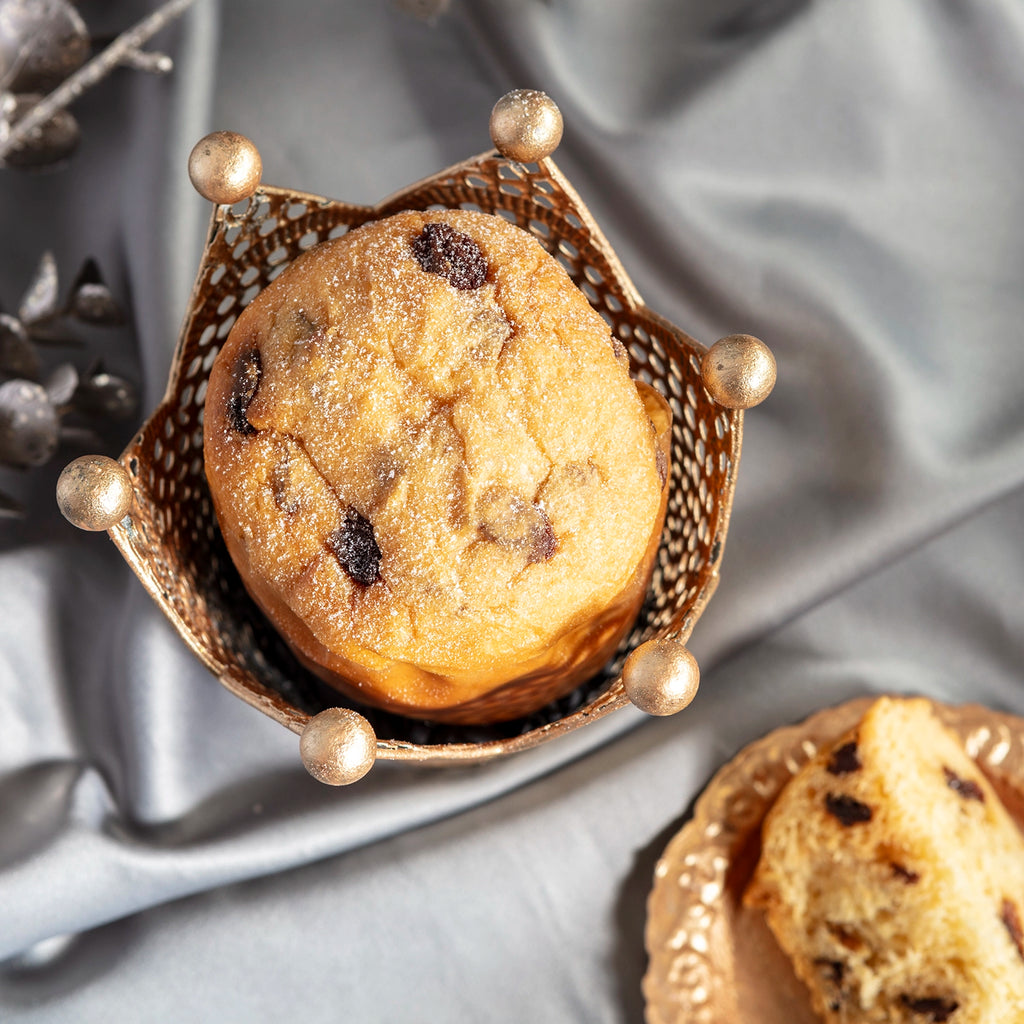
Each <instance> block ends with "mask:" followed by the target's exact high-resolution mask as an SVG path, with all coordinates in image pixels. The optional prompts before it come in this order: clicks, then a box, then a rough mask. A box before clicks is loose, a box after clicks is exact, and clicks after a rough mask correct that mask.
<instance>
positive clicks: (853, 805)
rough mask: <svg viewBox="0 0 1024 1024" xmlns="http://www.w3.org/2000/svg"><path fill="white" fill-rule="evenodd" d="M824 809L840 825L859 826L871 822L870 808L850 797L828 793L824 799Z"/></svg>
mask: <svg viewBox="0 0 1024 1024" xmlns="http://www.w3.org/2000/svg"><path fill="white" fill-rule="evenodd" d="M825 809H826V810H827V811H828V813H829V814H831V815H832V817H833V818H836V819H837V820H838V821H839V824H840V825H859V824H861V823H862V822H865V821H870V820H871V808H870V807H868V805H867V804H865V803H861V802H860V800H856V799H854V798H853V797H852V796H845V795H838V796H837V795H836V794H834V793H829V794H828V795H827V796H826V797H825Z"/></svg>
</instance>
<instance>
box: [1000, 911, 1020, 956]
mask: <svg viewBox="0 0 1024 1024" xmlns="http://www.w3.org/2000/svg"><path fill="white" fill-rule="evenodd" d="M999 917H1000V920H1001V921H1002V922H1003V924H1005V925H1006V930H1007V931H1008V932H1009V933H1010V938H1011V939H1012V940H1013V944H1014V945H1015V946H1016V947H1017V952H1018V954H1020V957H1021V959H1022V960H1024V928H1022V927H1021V922H1020V914H1019V913H1018V911H1017V905H1016V904H1015V903H1014V902H1013V900H1005V899H1004V900H1003V905H1002V907H1000V914H999Z"/></svg>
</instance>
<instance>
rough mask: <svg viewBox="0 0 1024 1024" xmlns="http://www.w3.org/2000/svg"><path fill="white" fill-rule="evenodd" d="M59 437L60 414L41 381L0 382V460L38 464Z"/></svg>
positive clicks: (17, 463)
mask: <svg viewBox="0 0 1024 1024" xmlns="http://www.w3.org/2000/svg"><path fill="white" fill-rule="evenodd" d="M59 440H60V417H59V416H58V415H57V410H56V409H55V408H54V407H53V402H51V401H50V396H49V395H48V394H47V393H46V389H45V388H44V387H43V386H42V385H41V384H36V383H35V382H34V381H30V380H8V381H5V382H4V383H3V384H0V462H6V463H8V464H9V465H12V466H24V467H28V466H41V465H43V463H45V462H48V461H49V460H50V459H51V458H52V457H53V454H54V452H56V451H57V445H58V443H59Z"/></svg>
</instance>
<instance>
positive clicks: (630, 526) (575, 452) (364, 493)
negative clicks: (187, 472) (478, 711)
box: [204, 211, 662, 710]
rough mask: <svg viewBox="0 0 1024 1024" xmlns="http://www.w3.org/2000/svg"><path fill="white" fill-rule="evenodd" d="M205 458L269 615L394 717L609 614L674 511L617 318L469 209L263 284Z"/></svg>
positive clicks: (376, 234)
mask: <svg viewBox="0 0 1024 1024" xmlns="http://www.w3.org/2000/svg"><path fill="white" fill-rule="evenodd" d="M204 454H205V460H206V470H207V477H208V480H209V482H210V488H211V493H212V496H213V500H214V506H215V509H216V513H217V518H218V522H219V525H220V528H221V532H222V533H223V535H224V538H225V541H226V543H227V546H228V549H229V551H230V553H231V555H232V558H233V559H234V561H235V562H236V564H237V565H238V567H239V570H240V573H241V575H242V578H243V581H244V582H245V584H246V586H247V588H248V589H249V590H250V592H251V593H252V594H253V596H254V597H255V599H256V600H257V603H258V604H260V605H261V607H262V608H263V610H264V611H265V612H267V614H268V616H269V617H270V618H271V620H272V621H273V622H274V623H275V625H276V626H277V627H278V629H279V630H280V631H281V632H282V633H283V635H285V638H286V639H288V640H289V642H290V643H292V645H293V646H294V647H295V648H296V649H297V651H298V652H299V653H300V654H301V655H305V658H306V660H307V661H312V662H314V663H321V664H322V663H324V662H327V661H329V662H330V667H331V669H332V670H334V671H338V673H339V674H340V675H343V676H346V677H347V678H350V679H352V680H353V681H354V682H355V683H356V684H357V685H358V686H359V687H361V688H362V689H363V690H364V692H366V693H367V695H368V696H370V695H372V694H376V695H377V696H380V697H382V699H383V701H384V702H385V703H386V704H390V705H391V706H394V707H396V708H401V707H405V706H414V707H416V708H420V709H428V710H429V708H430V707H432V706H433V707H441V706H444V705H445V704H449V703H454V702H458V701H461V700H465V699H471V698H472V697H473V696H474V695H475V694H476V692H477V691H478V690H479V689H480V687H481V686H484V687H486V688H491V687H493V686H494V685H495V683H496V681H499V682H500V681H501V679H502V678H503V671H504V669H503V666H506V665H507V666H509V673H511V672H512V670H513V669H514V666H515V665H516V663H517V662H521V661H524V660H529V659H531V658H536V657H537V656H539V655H540V654H541V653H542V652H543V651H544V650H545V649H546V647H548V646H549V645H550V644H552V643H553V642H555V641H557V639H558V638H559V637H560V636H562V635H564V634H565V633H566V632H567V631H570V630H573V629H575V628H577V627H578V626H580V624H581V623H585V622H586V621H587V620H588V619H589V618H592V617H594V616H595V615H599V614H600V612H601V610H602V609H603V608H605V607H606V606H607V605H608V604H609V602H612V601H613V600H614V599H615V597H616V595H618V594H620V593H621V592H622V591H623V589H624V588H626V587H628V586H629V584H630V581H631V580H632V579H633V577H634V574H635V573H636V571H637V568H638V566H639V565H640V564H641V562H642V561H643V559H644V557H645V553H646V552H647V549H648V545H649V543H650V541H651V535H652V529H653V528H654V526H655V524H656V522H657V521H658V516H659V506H660V503H661V492H662V480H661V478H660V477H659V465H658V459H657V454H656V448H655V439H654V431H653V428H652V425H651V421H650V419H649V418H648V416H647V413H646V412H645V409H644V405H643V402H642V401H641V399H640V397H639V395H638V393H637V389H636V386H635V385H634V383H633V382H632V381H631V380H630V378H629V375H628V369H627V367H626V365H625V363H624V360H623V358H622V353H621V347H620V346H615V345H614V344H613V342H612V338H611V335H610V331H609V328H608V325H607V324H606V323H605V322H604V320H603V319H602V318H601V317H600V315H599V314H597V313H596V312H595V311H594V310H593V309H592V308H591V306H590V304H589V303H588V302H587V300H586V298H585V296H584V295H583V294H582V293H581V292H580V291H579V290H578V289H577V288H576V287H575V285H573V284H572V282H571V281H570V279H569V277H568V275H567V274H566V272H565V271H564V269H563V268H562V267H561V266H560V265H559V264H558V263H557V261H555V260H554V259H553V258H552V257H551V256H549V255H548V254H547V253H546V252H545V251H544V250H543V249H542V248H541V246H540V245H539V244H538V243H537V242H536V241H535V240H534V239H533V238H531V237H530V236H529V235H528V234H527V233H526V232H524V231H521V230H520V229H518V228H517V227H515V226H514V225H511V224H509V223H508V222H506V221H504V220H503V219H501V218H498V217H492V216H489V215H485V214H480V213H476V212H473V211H433V212H426V213H419V212H409V213H403V214H398V215H396V216H393V217H389V218H386V219H384V220H381V221H377V222H374V223H372V224H369V225H366V226H364V227H361V228H359V229H356V230H354V231H351V232H349V233H348V234H346V235H345V236H343V237H342V238H339V239H337V240H334V241H330V242H326V243H322V244H321V245H318V246H316V247H315V248H313V249H311V250H310V251H309V252H307V253H305V254H304V255H303V256H302V257H300V258H299V259H298V260H296V262H295V263H294V264H293V265H292V266H290V267H289V268H288V269H287V270H286V271H284V272H283V273H282V274H281V275H280V276H279V277H278V278H277V280H275V281H274V282H272V283H271V284H269V285H268V286H267V287H266V288H265V289H264V290H263V292H261V293H260V294H259V295H258V296H257V297H256V299H255V300H254V301H253V302H252V303H251V304H250V305H249V306H248V307H247V308H246V309H245V310H244V311H243V313H242V314H241V315H240V317H239V319H238V321H237V322H236V324H235V325H234V327H233V328H232V330H231V332H230V335H229V337H228V339H227V341H226V343H225V345H224V348H223V350H222V351H221V353H220V354H219V355H218V357H217V360H216V362H215V364H214V366H213V369H212V371H211V374H210V380H209V385H208V389H207V396H206V406H205V420H204ZM321 655H323V656H321ZM401 665H412V666H418V667H420V668H422V669H425V670H426V674H425V673H423V672H420V673H412V674H407V673H403V672H402V671H400V670H396V666H401ZM433 676H436V679H433V678H432V677H433ZM481 681H483V682H481Z"/></svg>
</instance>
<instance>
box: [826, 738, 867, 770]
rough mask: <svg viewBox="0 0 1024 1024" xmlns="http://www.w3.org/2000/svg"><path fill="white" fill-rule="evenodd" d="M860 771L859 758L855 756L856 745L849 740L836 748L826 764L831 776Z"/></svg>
mask: <svg viewBox="0 0 1024 1024" xmlns="http://www.w3.org/2000/svg"><path fill="white" fill-rule="evenodd" d="M859 769H860V758H859V757H858V756H857V744H856V743H855V742H854V741H853V740H850V742H849V743H844V744H843V745H842V746H841V747H837V748H836V750H835V751H834V752H833V754H832V757H831V758H830V759H829V762H828V770H829V772H830V773H831V774H832V775H849V774H850V773H851V772H855V771H858V770H859Z"/></svg>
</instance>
